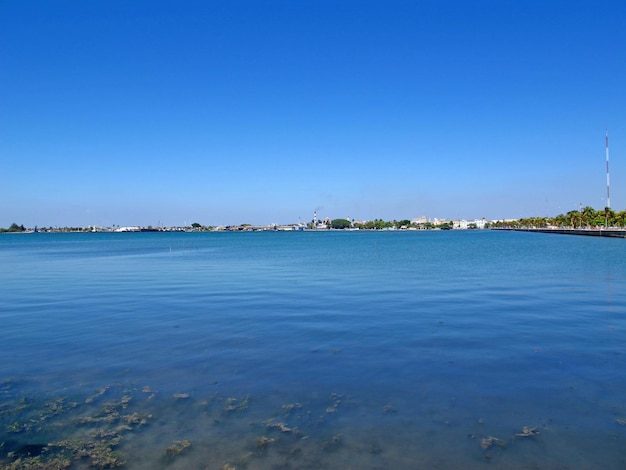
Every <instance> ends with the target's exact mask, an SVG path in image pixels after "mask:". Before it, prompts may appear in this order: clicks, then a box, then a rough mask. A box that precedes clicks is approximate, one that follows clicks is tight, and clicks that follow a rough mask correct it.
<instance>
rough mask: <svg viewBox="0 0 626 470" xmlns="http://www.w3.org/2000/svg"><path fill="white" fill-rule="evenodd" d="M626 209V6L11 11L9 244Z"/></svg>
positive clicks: (4, 125) (6, 90) (483, 3)
mask: <svg viewBox="0 0 626 470" xmlns="http://www.w3.org/2000/svg"><path fill="white" fill-rule="evenodd" d="M607 128H608V131H609V138H610V152H611V154H610V155H611V160H610V164H611V206H612V207H613V208H614V209H616V210H624V209H626V2H625V1H624V0H593V1H592V0H590V1H572V0H567V1H551V0H520V1H510V0H476V1H466V0H454V1H453V0H449V1H447V0H437V1H435V0H426V1H418V0H407V1H397V0H385V1H370V0H349V1H344V0H332V1H331V0H280V1H274V0H267V1H258V0H254V1H253V0H250V1H243V0H221V1H159V0H149V1H144V0H137V1H128V0H106V1H105V0H93V1H82V0H81V1H79V0H76V1H68V0H65V1H64V0H59V1H49V0H48V1H37V0H32V1H21V0H0V227H8V226H9V225H10V224H11V223H13V222H16V223H18V224H24V225H26V226H34V225H39V226H55V225H58V226H86V225H101V226H111V225H114V224H115V225H122V226H123V225H144V226H147V225H153V226H156V225H157V224H162V225H182V224H184V223H187V224H189V223H192V222H199V223H201V224H205V225H219V224H240V223H252V224H264V223H292V222H297V221H298V220H299V219H300V220H302V221H303V222H305V221H309V220H311V218H312V216H313V211H314V210H315V209H317V212H318V216H320V217H331V218H343V217H347V216H350V217H352V218H356V219H362V220H364V219H374V218H382V219H385V220H391V219H404V218H409V219H410V218H415V217H419V216H422V215H425V216H427V217H429V218H433V217H438V218H452V219H461V218H465V219H474V218H482V217H486V218H487V219H496V218H498V219H500V218H518V217H526V216H546V215H557V214H559V213H565V212H567V211H569V210H573V209H578V207H579V204H581V203H582V204H583V205H584V206H585V205H590V206H592V207H594V208H596V209H599V208H603V207H604V206H605V205H606V172H605V168H606V165H605V145H604V137H605V130H606V129H607Z"/></svg>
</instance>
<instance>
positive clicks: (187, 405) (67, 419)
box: [0, 381, 540, 470]
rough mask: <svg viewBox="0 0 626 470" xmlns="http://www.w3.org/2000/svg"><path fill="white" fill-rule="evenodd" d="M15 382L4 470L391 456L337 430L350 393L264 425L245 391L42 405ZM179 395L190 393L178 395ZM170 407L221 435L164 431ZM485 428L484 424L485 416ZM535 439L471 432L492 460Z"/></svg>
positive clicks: (383, 415)
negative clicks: (226, 446) (223, 447)
mask: <svg viewBox="0 0 626 470" xmlns="http://www.w3.org/2000/svg"><path fill="white" fill-rule="evenodd" d="M14 385H15V384H14V383H13V382H10V381H5V382H4V383H3V384H2V388H1V389H0V392H1V398H2V401H0V469H2V470H63V469H70V470H71V469H87V468H91V469H113V468H133V466H135V465H138V464H139V462H142V465H143V466H144V467H145V464H146V462H145V459H146V458H151V459H153V463H152V465H153V467H154V468H206V469H213V468H221V469H228V470H233V469H244V468H247V467H250V468H257V467H258V466H259V465H269V462H270V460H271V461H272V462H276V461H278V460H272V459H279V461H280V462H282V465H283V466H285V468H291V465H296V466H302V467H306V468H320V467H324V468H327V467H328V466H329V463H330V462H332V461H333V459H335V458H338V459H339V461H343V459H346V458H348V459H352V458H358V459H378V458H380V457H379V456H380V455H384V453H385V450H386V449H385V447H384V445H383V446H381V445H380V443H379V442H378V441H371V442H370V441H367V440H366V441H362V438H359V437H358V436H357V435H356V434H353V433H352V432H351V431H350V430H349V429H347V428H345V427H341V426H339V425H338V421H336V420H337V419H341V418H340V416H341V415H342V414H344V413H348V412H349V409H350V407H351V406H352V405H351V403H350V402H351V399H350V397H344V396H342V395H340V394H337V393H331V394H330V395H329V396H328V397H327V398H326V399H324V398H322V399H321V400H320V401H319V402H318V403H308V404H307V403H301V402H293V403H285V404H283V405H281V406H279V407H277V408H276V409H275V410H274V411H273V412H271V411H270V414H271V416H269V417H268V418H267V419H265V420H262V421H259V420H257V419H256V418H258V414H256V413H255V414H252V415H251V414H249V407H250V403H251V400H250V397H249V396H248V395H245V396H243V397H240V398H234V397H222V396H219V395H218V394H216V393H214V394H212V395H210V396H209V397H198V398H197V399H195V398H192V397H191V396H190V395H189V394H186V393H184V394H183V393H178V394H175V395H174V396H172V395H171V394H164V395H163V396H162V397H161V398H162V400H165V401H159V400H158V399H154V397H155V396H156V395H157V394H158V392H157V391H154V390H153V389H152V388H151V387H148V386H144V387H134V386H133V387H129V386H123V385H119V384H116V385H108V386H106V387H103V388H101V389H98V390H95V391H94V392H93V393H92V394H90V395H88V396H86V397H76V396H74V397H54V398H50V399H39V398H37V397H35V396H32V395H24V396H18V395H17V394H16V393H15V392H16V390H15V387H14ZM182 395H184V396H185V397H184V398H181V396H182ZM172 406H173V407H175V409H176V413H175V416H177V417H181V419H182V417H183V416H185V415H187V414H188V415H192V416H195V417H196V418H197V419H199V420H200V421H199V423H200V426H201V427H204V428H207V427H208V428H211V427H213V428H214V429H215V430H214V431H213V432H209V433H208V437H207V434H200V435H198V433H197V432H196V433H194V434H193V436H194V438H193V439H194V442H193V443H192V440H191V439H188V438H185V437H184V434H185V433H190V432H189V429H194V427H195V426H197V425H198V423H191V426H190V428H188V429H185V426H183V425H182V421H181V422H179V423H178V424H176V425H175V426H170V427H164V426H163V424H165V423H167V422H168V421H169V420H168V415H167V414H166V413H164V412H163V410H166V409H168V408H171V407H172ZM390 410H393V413H391V414H390V413H389V411H390ZM372 412H373V413H376V414H379V418H378V419H379V420H394V419H398V418H394V416H395V415H396V414H401V413H400V412H399V411H398V410H397V409H396V408H394V407H392V406H391V405H385V406H384V407H383V409H382V412H381V409H380V408H377V409H376V410H374V409H372ZM169 419H172V416H171V415H170V416H169ZM176 419H177V420H178V418H176ZM399 419H402V417H401V416H400V418H399ZM227 420H232V422H233V424H234V431H230V433H231V438H230V439H231V440H232V441H233V442H237V443H238V445H236V446H234V447H233V448H231V449H230V453H228V452H229V451H225V452H222V453H220V454H219V457H218V456H216V455H215V451H216V449H218V448H219V444H218V443H217V441H216V443H212V442H210V441H208V442H207V440H206V439H211V437H210V436H216V437H217V436H220V435H221V434H223V433H225V432H226V433H228V432H229V431H227V430H226V428H225V427H224V425H225V423H226V421H227ZM388 422H389V423H390V422H391V421H388ZM480 423H481V426H482V424H483V422H482V420H480ZM381 426H384V424H383V422H381ZM181 429H182V430H181ZM518 429H519V428H518ZM190 434H191V433H190ZM539 435H540V433H539V430H538V428H537V427H529V426H524V427H523V428H522V430H521V432H517V433H513V434H512V437H511V438H510V439H508V440H503V439H500V438H498V437H494V436H493V435H488V434H470V435H469V437H471V438H473V439H475V440H477V442H478V443H477V445H476V444H474V445H473V449H474V450H473V451H472V450H471V449H470V452H473V453H474V455H475V456H478V455H480V453H481V452H482V453H483V455H484V458H485V459H492V458H494V457H497V455H495V454H493V452H494V451H497V452H498V453H501V452H502V451H504V448H505V447H507V446H512V445H514V444H515V441H516V440H522V438H525V439H533V440H534V439H539ZM218 439H219V438H218ZM227 439H229V438H228V437H227ZM220 442H223V441H220ZM146 447H148V448H152V449H153V450H152V451H151V452H150V453H149V454H148V457H146V456H144V457H141V456H137V455H135V454H137V452H138V450H139V449H143V448H146ZM158 449H160V450H158ZM211 449H212V450H211ZM392 454H393V452H392ZM207 459H208V460H207ZM264 459H266V460H264ZM361 461H363V460H361ZM379 463H381V465H384V463H383V462H380V461H379Z"/></svg>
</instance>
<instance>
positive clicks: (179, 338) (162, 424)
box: [0, 231, 626, 469]
mask: <svg viewBox="0 0 626 470" xmlns="http://www.w3.org/2000/svg"><path fill="white" fill-rule="evenodd" d="M0 266H1V267H2V269H1V270H0V286H2V287H1V291H0V292H1V294H2V295H0V325H1V328H0V468H12V467H10V466H11V465H16V464H15V462H16V460H18V459H21V461H22V462H25V461H27V460H28V459H31V460H32V461H35V460H37V459H38V460H39V461H52V460H53V459H59V462H60V461H62V459H65V461H64V462H65V463H64V464H63V465H66V466H67V465H70V467H69V468H89V467H90V466H91V467H96V468H106V467H107V466H114V465H122V463H123V464H124V467H125V468H130V469H153V468H168V469H178V468H180V469H227V468H237V469H241V468H245V469H270V468H271V469H273V468H288V469H292V468H293V469H296V468H303V469H305V468H306V469H320V468H327V469H349V468H352V469H390V468H441V469H452V468H454V469H457V468H538V469H543V468H546V469H552V468H572V469H587V468H604V469H620V468H626V318H625V316H626V244H625V241H624V240H618V239H598V238H595V237H575V236H559V235H546V234H527V233H508V232H506V233H505V232H494V231H477V232H385V233H380V232H323V233H317V232H299V233H282V232H278V233H171V234H168V233H141V234H139V233H121V234H97V233H85V234H19V235H12V234H6V235H2V236H0ZM524 429H525V430H524ZM33 459H34V460H33ZM20 468H21V467H20Z"/></svg>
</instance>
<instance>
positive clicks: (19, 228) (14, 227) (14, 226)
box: [0, 223, 26, 233]
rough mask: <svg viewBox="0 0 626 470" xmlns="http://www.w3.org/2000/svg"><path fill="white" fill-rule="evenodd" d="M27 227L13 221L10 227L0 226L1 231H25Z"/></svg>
mask: <svg viewBox="0 0 626 470" xmlns="http://www.w3.org/2000/svg"><path fill="white" fill-rule="evenodd" d="M25 231H26V228H24V226H23V225H17V224H16V223H12V224H11V226H10V227H9V228H0V232H13V233H16V232H25Z"/></svg>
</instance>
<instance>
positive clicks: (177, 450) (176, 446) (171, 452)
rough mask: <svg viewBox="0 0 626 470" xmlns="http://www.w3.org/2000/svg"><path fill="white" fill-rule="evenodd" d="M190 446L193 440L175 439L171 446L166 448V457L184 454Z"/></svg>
mask: <svg viewBox="0 0 626 470" xmlns="http://www.w3.org/2000/svg"><path fill="white" fill-rule="evenodd" d="M189 447H191V442H189V441H188V440H186V439H183V440H181V441H174V442H173V443H172V445H171V446H169V447H168V448H167V449H165V457H166V458H167V459H170V460H171V459H173V458H174V457H176V456H178V455H180V454H182V453H183V452H184V451H185V450H186V449H188V448H189Z"/></svg>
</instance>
